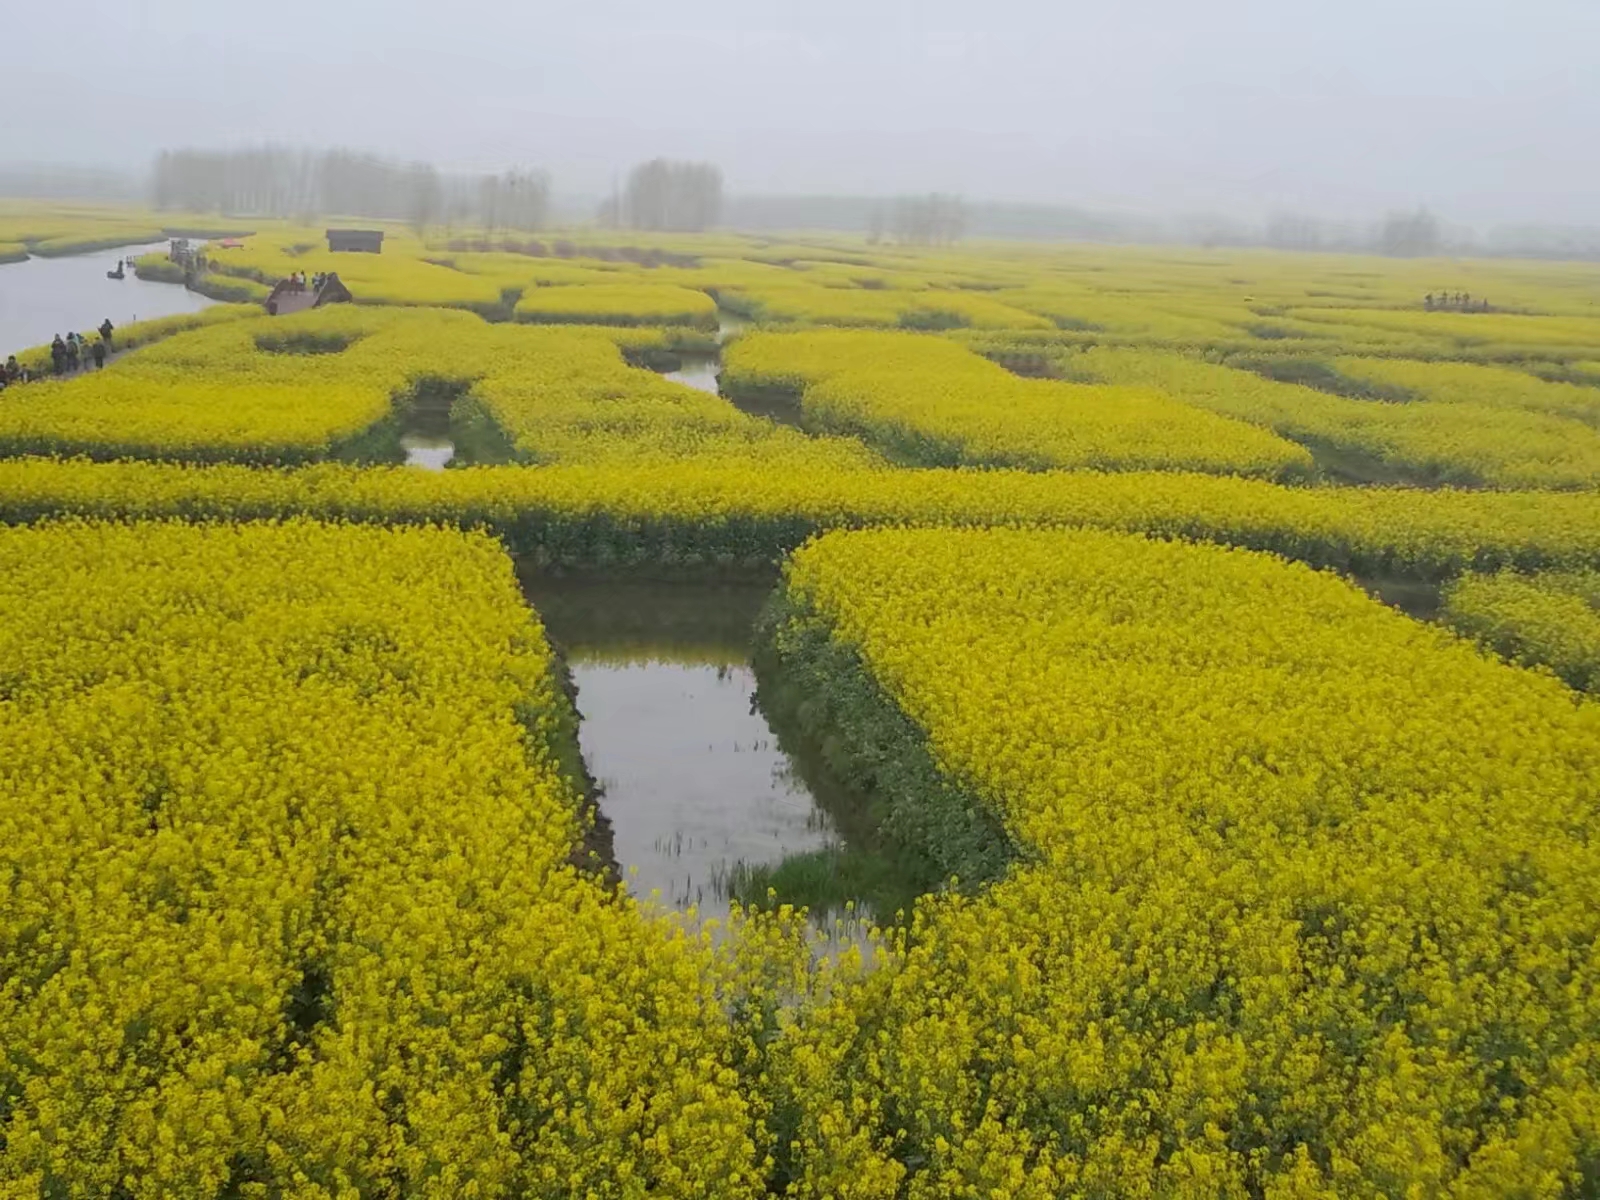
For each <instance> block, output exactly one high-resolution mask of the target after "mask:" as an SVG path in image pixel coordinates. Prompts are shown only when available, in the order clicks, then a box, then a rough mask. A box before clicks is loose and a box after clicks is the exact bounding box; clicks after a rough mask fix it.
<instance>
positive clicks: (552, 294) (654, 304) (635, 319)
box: [516, 283, 717, 329]
mask: <svg viewBox="0 0 1600 1200" xmlns="http://www.w3.org/2000/svg"><path fill="white" fill-rule="evenodd" d="M516 316H517V320H519V321H545V322H559V323H566V324H575V325H688V326H694V327H699V328H702V329H715V328H716V327H717V302H716V301H715V300H713V299H712V298H711V297H710V296H708V295H706V294H705V293H704V292H696V291H691V290H690V289H689V288H684V287H675V286H672V285H670V284H652V283H599V284H586V285H582V286H573V285H560V286H554V287H532V288H529V289H528V290H527V291H525V292H523V293H522V298H521V299H520V300H518V301H517V307H516Z"/></svg>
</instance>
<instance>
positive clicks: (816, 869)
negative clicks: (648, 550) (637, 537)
mask: <svg viewBox="0 0 1600 1200" xmlns="http://www.w3.org/2000/svg"><path fill="white" fill-rule="evenodd" d="M522 578H523V587H524V590H525V592H526V594H527V596H528V600H529V602H530V603H531V604H532V605H533V606H534V608H535V609H536V610H537V611H538V613H539V615H540V617H541V618H542V620H543V621H544V623H545V628H546V630H547V632H548V634H549V637H550V639H551V641H552V643H553V644H554V645H555V646H556V647H557V648H558V650H559V652H560V653H562V654H563V656H564V657H565V659H566V661H567V664H568V666H569V668H570V670H571V672H572V679H573V683H574V684H575V686H576V690H577V707H578V712H579V717H580V723H579V741H580V744H581V746H582V750H583V755H584V761H585V762H586V764H587V765H588V768H589V772H590V774H591V775H592V776H593V777H594V778H595V780H596V783H597V785H598V788H599V794H598V802H599V808H600V811H601V813H602V814H603V816H604V817H605V818H606V819H607V820H608V821H609V823H610V825H611V831H612V835H613V839H614V842H613V844H614V848H615V854H616V860H617V866H618V869H619V870H620V872H621V873H622V876H623V878H624V879H625V880H626V881H627V884H628V889H629V891H630V892H631V893H632V894H633V895H635V896H636V897H639V898H641V899H644V898H647V897H650V896H652V895H654V896H655V897H656V898H657V902H658V903H660V904H662V905H664V906H667V907H670V908H675V909H679V910H681V911H687V910H689V909H691V908H692V909H694V910H696V912H697V914H698V915H699V917H700V918H701V919H715V918H721V917H725V916H726V915H727V913H728V911H729V908H730V903H731V901H733V900H734V899H738V900H739V901H741V902H743V903H749V902H751V901H755V902H758V903H765V902H766V900H767V889H768V888H769V887H772V888H774V889H775V890H776V891H777V893H778V898H779V900H780V901H784V902H793V903H797V904H804V905H806V906H807V907H809V908H811V909H812V910H813V924H814V925H815V926H816V927H817V928H818V929H821V930H824V931H826V932H828V933H829V934H830V935H831V936H833V937H835V938H837V937H838V935H839V929H838V925H839V923H840V921H841V920H842V919H843V920H844V921H845V922H846V924H849V922H850V920H851V919H852V918H865V917H869V916H872V915H873V914H875V913H883V914H885V915H886V916H887V917H890V918H892V917H893V916H894V914H895V911H896V910H897V909H899V908H901V907H905V906H907V905H909V903H910V900H911V899H912V897H914V895H915V894H916V891H917V890H919V889H918V888H917V887H916V886H915V885H914V884H913V883H911V882H909V881H905V880H901V879H898V878H897V877H896V876H895V873H894V870H893V868H892V865H890V864H889V862H888V859H887V858H886V857H885V856H884V855H883V854H882V853H881V851H880V850H877V849H873V848H871V847H870V846H869V843H870V841H871V837H870V833H869V832H868V831H865V830H862V829H859V828H856V827H854V826H855V822H853V820H852V817H853V814H859V813H860V811H861V805H860V804H859V802H858V801H857V800H856V798H854V797H849V796H847V795H846V794H845V793H844V792H843V791H842V789H839V788H838V787H837V786H836V785H835V784H834V783H833V782H832V780H831V779H830V778H829V777H828V776H827V774H826V772H825V771H824V770H823V769H822V768H821V767H820V765H819V762H818V761H817V760H816V758H815V757H814V756H810V755H808V754H806V753H805V748H804V747H803V746H800V745H796V744H794V742H793V741H792V739H791V741H790V742H789V744H787V745H784V744H780V735H779V734H778V733H777V732H775V731H774V728H773V726H772V725H771V723H770V722H769V718H768V716H767V714H766V713H765V712H764V711H763V709H762V708H761V706H760V704H759V698H760V693H759V689H758V681H757V678H756V674H755V671H754V669H753V668H752V666H751V641H752V635H753V630H754V625H755V621H756V618H757V616H758V614H759V612H760V610H761V606H762V605H763V604H764V603H765V601H766V598H767V596H768V595H769V593H770V591H771V589H772V587H773V586H774V584H775V582H776V581H775V578H772V577H768V578H747V579H742V580H737V581H715V582H712V581H705V580H673V581H658V580H634V579H620V580H619V579H617V578H595V577H587V576H571V577H565V578H556V577H549V576H545V575H543V574H539V573H536V572H534V571H532V570H531V569H526V570H524V571H523V577H522ZM864 862H866V863H870V864H871V866H870V868H869V869H866V870H863V869H862V867H861V864H862V863H864ZM857 926H859V921H857ZM854 936H855V935H854V934H852V933H847V934H846V937H847V939H849V940H853V938H854Z"/></svg>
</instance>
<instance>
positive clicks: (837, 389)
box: [726, 330, 1311, 476]
mask: <svg viewBox="0 0 1600 1200" xmlns="http://www.w3.org/2000/svg"><path fill="white" fill-rule="evenodd" d="M726 379H727V386H729V387H730V388H732V389H734V390H735V391H737V390H738V389H741V388H762V387H766V388H772V387H779V388H789V389H793V390H798V391H799V392H800V406H801V411H802V414H803V416H804V417H805V419H806V420H807V421H808V422H809V423H811V424H813V425H815V426H816V427H817V428H819V429H824V430H828V431H831V432H838V433H848V434H855V435H858V436H860V437H863V438H865V439H866V440H868V441H869V442H873V443H878V444H882V445H884V446H886V447H887V448H888V449H889V450H890V451H891V452H892V453H894V454H896V455H898V456H900V457H902V458H904V459H907V460H910V461H913V462H919V463H926V464H933V465H956V464H959V463H967V464H977V465H993V466H1020V467H1026V468H1031V469H1035V470H1045V469H1049V468H1058V467H1068V468H1095V469H1100V470H1150V469H1157V470H1198V471H1214V472H1217V473H1221V474H1239V475H1258V476H1278V475H1283V474H1285V473H1288V472H1294V471H1309V470H1310V467H1311V455H1310V454H1309V453H1307V452H1306V450H1305V449H1304V448H1303V447H1300V446H1295V445H1293V444H1291V443H1289V442H1287V441H1285V440H1284V439H1283V438H1280V437H1277V436H1276V435H1274V434H1271V433H1269V432H1267V431H1265V430H1261V429H1257V428H1253V427H1252V426H1250V425H1249V424H1247V423H1245V422H1243V421H1237V420H1231V419H1228V418H1226V417H1219V416H1216V415H1214V414H1210V413H1206V412H1203V411H1201V410H1200V409H1198V408H1196V407H1193V406H1191V405H1188V404H1184V403H1181V402H1179V401H1175V400H1171V399H1168V398H1167V397H1165V396H1162V395H1160V394H1158V393H1156V392H1154V391H1152V390H1148V389H1145V390H1139V389H1134V388H1106V387H1090V386H1083V385H1077V384H1067V383H1060V382H1056V381H1054V380H1030V379H1019V378H1017V377H1016V376H1014V375H1012V374H1011V373H1010V372H1008V371H1006V370H1004V369H1003V368H1001V367H998V366H996V365H995V364H994V363H991V362H988V361H987V360H985V359H983V358H980V357H979V356H977V355H976V354H973V353H972V352H971V351H969V350H967V349H965V348H963V347H961V346H959V345H957V344H955V343H954V342H948V341H944V340H942V339H938V338H930V337H926V336H920V335H916V334H900V333H857V332H841V331H836V330H830V331H817V332H811V333H764V334H755V335H752V336H749V337H744V338H740V339H739V340H738V341H737V342H735V343H734V344H733V345H732V346H731V347H730V348H729V350H728V353H727V375H726Z"/></svg>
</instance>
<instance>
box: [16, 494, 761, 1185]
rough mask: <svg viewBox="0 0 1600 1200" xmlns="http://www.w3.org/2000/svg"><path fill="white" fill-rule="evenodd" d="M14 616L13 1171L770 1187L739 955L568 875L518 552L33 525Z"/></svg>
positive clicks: (101, 1180) (585, 878)
mask: <svg viewBox="0 0 1600 1200" xmlns="http://www.w3.org/2000/svg"><path fill="white" fill-rule="evenodd" d="M0 609H3V611H4V612H5V615H6V619H5V621H4V622H3V624H0V658H3V662H4V664H5V665H4V669H3V672H0V793H3V794H4V796H5V797H6V801H5V804H4V806H3V807H0V863H3V866H0V877H3V878H5V880H6V881H7V889H8V891H7V900H6V904H5V906H4V909H3V911H0V963H3V964H4V972H3V979H0V1048H3V1049H0V1097H4V1116H5V1127H4V1138H3V1140H0V1191H4V1192H5V1194H7V1195H19V1196H20V1195H23V1194H30V1195H52V1196H53V1195H60V1196H107V1195H120V1196H128V1197H133V1198H137V1200H146V1198H148V1200H156V1198H163V1200H165V1198H175V1197H195V1198H201V1197H207V1198H209V1197H214V1196H217V1195H219V1194H229V1195H239V1196H261V1197H265V1196H282V1197H295V1198H299V1200H335V1198H348V1197H352V1196H357V1195H362V1196H370V1195H384V1194H394V1195H406V1196H430V1197H438V1198H439V1200H444V1198H446V1197H457V1196H467V1195H471V1196H481V1197H518V1196H528V1195H556V1194H559V1195H609V1196H644V1195H652V1196H656V1195H663V1196H676V1197H684V1198H689V1197H704V1196H709V1195H717V1196H731V1197H742V1196H753V1195H756V1194H759V1193H760V1192H761V1190H762V1189H761V1186H760V1178H761V1173H762V1167H761V1163H762V1157H761V1156H762V1154H763V1153H764V1150H763V1141H762V1135H761V1133H760V1128H759V1122H758V1120H757V1119H756V1116H755V1112H756V1109H755V1108H753V1106H752V1103H751V1102H750V1101H749V1100H747V1099H746V1098H745V1097H744V1096H743V1095H742V1094H741V1089H740V1087H739V1084H738V1080H737V1078H736V1076H735V1072H734V1070H733V1063H734V1062H735V1058H736V1047H735V1038H736V1036H738V1034H737V1030H736V1028H735V1026H733V1025H732V1024H731V1023H730V1022H729V1020H728V1019H727V1017H726V1016H725V1006H726V1005H728V1004H730V1003H732V1002H733V1000H734V999H736V998H737V996H736V995H735V993H734V992H732V991H730V987H732V986H734V977H733V976H732V975H731V974H730V971H729V969H728V968H727V967H726V966H723V965H719V964H718V963H717V961H716V960H714V958H713V956H712V955H711V953H710V951H709V949H708V945H707V943H706V942H705V941H704V940H703V939H700V938H694V937H689V936H687V935H686V934H685V933H684V931H683V929H682V928H681V927H678V926H675V925H673V924H671V923H668V922H665V921H663V920H658V919H655V918H649V917H646V916H645V915H644V914H642V913H641V912H639V911H638V910H636V909H635V908H633V907H632V906H631V904H629V903H627V902H625V901H621V900H619V899H618V898H617V897H616V895H615V894H614V893H612V892H609V891H608V890H606V889H605V888H603V887H602V886H601V885H600V884H599V883H598V882H597V881H596V879H595V878H594V877H592V876H590V875H588V874H583V873H580V872H578V871H576V870H575V869H574V868H573V867H572V866H570V865H568V860H569V856H570V855H571V853H572V848H573V844H574V840H575V839H576V837H577V836H578V834H579V832H580V830H581V825H582V822H581V819H580V816H579V812H578V807H577V806H578V797H577V795H576V793H575V791H574V784H573V782H572V779H571V777H570V775H569V767H570V758H571V756H572V755H573V754H575V740H574V739H575V731H574V728H573V724H572V722H573V717H572V713H571V711H570V709H569V707H568V706H567V704H566V701H565V700H564V699H563V698H562V696H561V694H560V692H559V690H558V688H557V686H556V683H555V680H554V676H553V673H552V671H551V663H550V654H549V650H548V647H547V646H546V643H545V641H544V638H543V634H542V631H541V629H540V627H539V625H538V623H537V622H536V620H534V619H533V618H532V616H531V615H530V614H529V612H528V610H527V609H526V608H525V607H524V606H523V605H522V603H521V599H520V596H519V594H518V592H517V587H516V582H515V579H514V577H513V572H512V569H511V565H510V562H509V560H507V559H506V558H505V556H504V555H503V553H502V552H501V551H500V550H499V548H498V547H497V546H495V544H494V543H493V542H491V541H490V540H489V539H487V538H485V537H483V536H482V535H468V534H460V533H454V532H444V531H440V530H432V529H415V530H402V531H393V530H389V531H386V530H377V529H360V528H351V527H336V526H326V525H317V524H313V523H309V522H293V523H289V524H285V525H270V526H260V525H258V526H225V525H211V526H189V525H182V524H153V525H137V524H135V525H85V524H63V525H44V526H39V527H34V528H26V529H7V530H3V531H0ZM758 944H766V943H765V942H761V943H758ZM771 969H772V968H771V967H770V965H769V971H770V970H771Z"/></svg>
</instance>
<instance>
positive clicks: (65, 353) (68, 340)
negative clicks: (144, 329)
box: [50, 317, 116, 375]
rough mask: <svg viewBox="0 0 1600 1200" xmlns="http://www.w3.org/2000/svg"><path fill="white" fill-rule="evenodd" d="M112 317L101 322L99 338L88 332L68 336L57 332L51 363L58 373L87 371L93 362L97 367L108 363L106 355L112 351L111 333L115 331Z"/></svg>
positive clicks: (51, 350)
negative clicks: (89, 334) (91, 336)
mask: <svg viewBox="0 0 1600 1200" xmlns="http://www.w3.org/2000/svg"><path fill="white" fill-rule="evenodd" d="M115 328H116V327H115V326H114V325H112V324H111V318H110V317H107V318H106V319H105V320H104V321H101V322H100V329H99V331H98V332H99V334H100V336H99V338H98V339H95V338H90V337H89V336H88V335H87V334H84V335H81V336H80V335H79V334H76V333H68V334H67V336H66V337H62V336H61V335H60V334H59V333H58V334H56V336H55V340H54V341H53V342H51V343H50V364H51V366H52V367H54V368H55V373H56V374H57V375H72V374H75V373H77V372H78V371H80V370H84V371H87V370H88V369H89V364H90V363H93V364H94V366H95V369H96V370H98V369H99V368H101V367H103V366H105V365H106V355H108V354H110V353H111V335H112V333H113V332H114V331H115Z"/></svg>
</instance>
